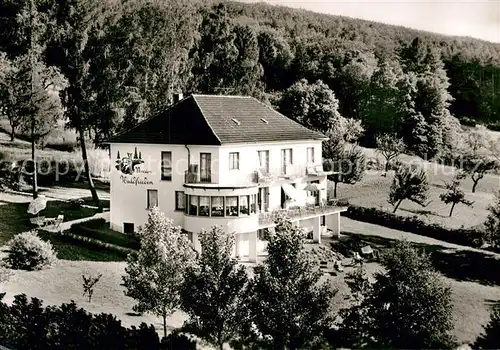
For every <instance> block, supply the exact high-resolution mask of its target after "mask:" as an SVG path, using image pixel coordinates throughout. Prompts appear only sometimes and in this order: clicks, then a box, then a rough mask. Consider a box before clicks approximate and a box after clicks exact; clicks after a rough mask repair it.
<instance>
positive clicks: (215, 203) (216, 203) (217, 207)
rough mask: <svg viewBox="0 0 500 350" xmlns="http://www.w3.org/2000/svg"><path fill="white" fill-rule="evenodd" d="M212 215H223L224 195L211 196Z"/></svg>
mask: <svg viewBox="0 0 500 350" xmlns="http://www.w3.org/2000/svg"><path fill="white" fill-rule="evenodd" d="M211 214H212V215H211V216H213V217H214V216H215V217H223V216H224V197H222V196H220V197H219V196H217V197H212V213H211Z"/></svg>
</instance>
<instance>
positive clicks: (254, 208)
mask: <svg viewBox="0 0 500 350" xmlns="http://www.w3.org/2000/svg"><path fill="white" fill-rule="evenodd" d="M255 213H257V195H256V194H251V195H250V214H255Z"/></svg>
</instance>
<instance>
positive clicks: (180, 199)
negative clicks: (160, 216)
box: [175, 191, 185, 210]
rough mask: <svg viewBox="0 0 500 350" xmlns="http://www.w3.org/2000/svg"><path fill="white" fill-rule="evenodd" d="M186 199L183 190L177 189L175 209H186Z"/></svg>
mask: <svg viewBox="0 0 500 350" xmlns="http://www.w3.org/2000/svg"><path fill="white" fill-rule="evenodd" d="M184 204H185V199H184V192H183V191H175V210H184V208H185V205H184Z"/></svg>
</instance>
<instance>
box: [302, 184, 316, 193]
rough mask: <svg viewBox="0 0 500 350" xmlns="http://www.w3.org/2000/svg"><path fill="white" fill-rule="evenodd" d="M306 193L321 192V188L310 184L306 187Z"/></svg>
mask: <svg viewBox="0 0 500 350" xmlns="http://www.w3.org/2000/svg"><path fill="white" fill-rule="evenodd" d="M304 191H309V192H315V191H319V187H318V185H317V184H312V183H308V184H307V186H306V187H304Z"/></svg>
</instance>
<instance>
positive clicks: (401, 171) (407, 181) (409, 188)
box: [388, 164, 429, 213]
mask: <svg viewBox="0 0 500 350" xmlns="http://www.w3.org/2000/svg"><path fill="white" fill-rule="evenodd" d="M428 197H429V180H428V179H427V173H426V172H425V170H424V169H422V168H419V167H416V166H410V165H404V164H400V165H399V166H398V168H397V169H396V173H395V174H394V179H393V180H392V185H391V189H390V192H389V201H388V202H389V203H390V204H391V205H393V206H394V210H393V213H395V212H396V210H398V208H399V206H400V205H401V203H402V202H403V201H404V200H405V199H407V200H410V201H412V202H414V203H417V204H419V205H421V206H423V207H426V206H427V205H428V204H429V202H427V201H428ZM426 202H427V203H426Z"/></svg>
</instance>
